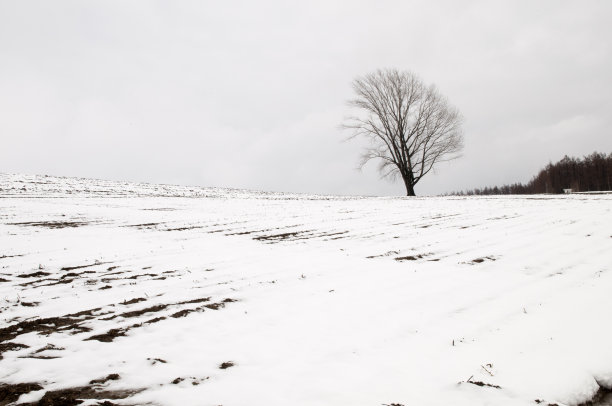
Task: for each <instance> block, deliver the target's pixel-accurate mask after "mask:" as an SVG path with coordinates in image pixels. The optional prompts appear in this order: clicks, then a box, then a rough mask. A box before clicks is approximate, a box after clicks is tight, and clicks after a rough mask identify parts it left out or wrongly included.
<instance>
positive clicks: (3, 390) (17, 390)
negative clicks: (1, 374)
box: [0, 383, 43, 406]
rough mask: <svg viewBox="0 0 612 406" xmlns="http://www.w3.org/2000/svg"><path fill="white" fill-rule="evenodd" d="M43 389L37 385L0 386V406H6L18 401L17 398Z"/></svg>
mask: <svg viewBox="0 0 612 406" xmlns="http://www.w3.org/2000/svg"><path fill="white" fill-rule="evenodd" d="M41 389H43V387H42V386H40V385H39V384H37V383H18V384H15V385H10V384H0V406H4V405H8V404H9V403H12V402H14V401H16V400H17V399H19V396H21V395H23V394H25V393H30V392H34V391H37V390H41Z"/></svg>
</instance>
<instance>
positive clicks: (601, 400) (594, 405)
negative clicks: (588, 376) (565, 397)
mask: <svg viewBox="0 0 612 406" xmlns="http://www.w3.org/2000/svg"><path fill="white" fill-rule="evenodd" d="M597 384H598V385H599V389H598V390H597V392H596V393H595V395H594V396H593V399H591V400H588V401H586V402H584V403H580V404H579V405H577V406H599V405H601V406H607V405H610V404H612V389H607V388H606V387H604V386H602V385H601V384H600V383H599V382H597Z"/></svg>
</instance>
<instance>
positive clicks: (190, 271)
mask: <svg viewBox="0 0 612 406" xmlns="http://www.w3.org/2000/svg"><path fill="white" fill-rule="evenodd" d="M24 187H25V190H24ZM0 188H1V189H2V190H0V197H1V198H0V278H2V279H0V280H6V282H0V298H1V300H2V302H1V303H0V312H1V313H0V320H2V321H1V324H0V330H1V329H2V328H7V327H9V326H13V325H16V324H17V323H19V322H22V321H24V320H36V318H46V317H60V316H65V315H69V314H74V313H77V312H81V311H85V310H90V309H94V308H100V309H99V310H96V311H94V312H92V313H91V316H90V317H82V318H78V323H77V324H78V325H79V326H81V327H88V328H90V329H91V330H90V331H82V330H75V329H71V330H65V331H54V332H48V331H47V333H46V334H43V333H45V332H44V331H32V332H27V333H22V334H21V333H20V334H17V335H16V336H15V337H13V338H11V339H10V340H7V341H5V342H11V343H21V344H25V345H27V346H28V348H22V349H17V350H13V351H5V352H3V353H2V356H3V359H1V360H0V382H2V383H9V384H16V383H24V382H38V383H40V384H41V385H42V386H43V387H44V390H42V391H36V392H30V393H28V394H25V395H22V396H21V398H20V399H19V401H20V402H31V401H35V400H37V399H40V398H41V397H42V396H43V394H44V392H45V391H51V390H57V389H63V388H70V387H78V386H84V385H87V384H88V383H89V381H91V380H92V379H97V378H101V377H105V376H107V375H109V374H113V373H117V374H119V375H120V379H119V380H115V381H109V382H107V383H105V384H103V387H104V388H106V389H108V390H140V389H144V390H142V391H140V392H138V393H136V394H134V395H133V396H131V397H128V398H126V399H124V400H113V402H115V403H119V404H121V403H125V404H145V403H149V404H158V405H186V404H201V405H225V406H228V405H251V404H266V405H287V404H291V405H331V404H333V405H364V406H365V405H382V404H391V403H397V404H402V405H441V404H452V405H534V404H536V403H535V400H536V399H537V400H542V401H543V402H544V403H543V404H545V405H546V404H548V403H557V404H559V405H564V404H565V405H577V404H580V403H581V402H585V401H587V400H589V399H590V398H591V397H592V396H593V395H594V394H595V392H596V391H597V390H598V389H599V385H603V386H606V387H609V388H610V387H612V345H610V343H611V342H612V326H610V320H612V295H610V288H611V287H612V272H610V271H611V266H612V254H611V252H612V251H611V250H612V215H611V209H612V196H611V195H593V196H591V195H560V196H508V197H423V198H376V197H333V196H311V195H299V194H291V195H284V194H280V193H263V192H249V191H244V190H233V189H215V188H195V187H194V188H189V187H181V186H171V185H161V186H159V185H146V184H133V183H123V182H121V183H120V182H111V181H94V180H86V179H73V178H55V177H43V176H25V175H7V174H4V175H0ZM71 222H74V224H72V223H71ZM19 223H21V224H19ZM24 223H30V224H24ZM67 224H70V225H73V227H71V226H67ZM59 227H62V228H59ZM397 258H406V259H405V260H397ZM474 260H476V261H474ZM85 265H87V266H86V267H82V268H76V269H72V270H70V269H68V270H66V269H65V270H62V268H66V267H68V268H70V267H78V266H85ZM40 268H42V269H40ZM39 271H42V272H46V273H49V275H47V276H38V277H36V276H33V277H20V275H21V276H24V275H28V274H32V273H35V272H39ZM117 272H121V273H117ZM69 273H73V274H76V275H75V276H66V275H68V274H69ZM62 277H64V279H60V278H62ZM163 277H165V279H161V278H163ZM130 278H132V279H130ZM66 280H69V281H70V282H69V283H57V282H62V281H66ZM105 286H110V288H107V289H100V288H102V287H105ZM208 297H210V300H209V301H207V302H198V303H195V302H194V303H184V302H187V301H193V300H196V299H204V298H208ZM134 298H143V299H146V300H142V301H139V302H135V303H132V304H123V302H126V301H129V300H131V299H134ZM226 299H233V300H236V301H233V302H230V301H225V302H224V300H226ZM24 303H26V304H28V303H30V304H32V303H34V305H31V306H24V305H23V304H24ZM213 303H220V305H219V306H218V308H217V309H216V310H215V309H213V308H209V307H205V305H207V304H213ZM157 305H165V307H163V306H160V308H161V310H157V311H150V312H146V313H144V314H139V315H136V316H133V317H130V316H129V315H127V316H126V315H125V313H127V312H132V311H138V310H142V309H147V308H152V307H154V306H157ZM213 307H214V306H213ZM196 308H198V309H199V311H193V312H189V313H188V314H186V315H185V316H184V317H177V318H174V317H170V316H171V315H172V314H176V313H177V312H178V311H181V310H190V309H196ZM122 314H123V316H120V315H122ZM113 316H114V317H113ZM158 317H165V319H163V320H158V321H155V322H151V323H146V322H147V321H150V320H152V319H154V318H158ZM104 319H107V320H104ZM134 325H137V327H133V326H134ZM129 326H132V328H130V329H129V330H127V331H126V332H125V335H124V336H118V337H116V338H114V340H113V341H111V342H102V341H97V340H87V339H88V338H90V337H92V336H96V335H100V334H103V333H106V332H108V331H109V330H111V329H121V328H126V327H129ZM0 336H1V334H0ZM49 344H51V345H53V346H54V347H56V348H61V349H47V350H44V351H41V352H39V353H36V354H35V353H34V352H35V351H37V350H39V349H42V348H43V347H45V346H47V345H49ZM32 355H34V356H40V355H45V356H53V357H57V358H51V359H44V358H31V357H29V358H28V356H32ZM155 359H157V360H158V361H156V360H155ZM159 360H163V361H165V362H162V361H159ZM228 361H232V362H233V363H235V365H234V366H232V367H229V368H226V369H220V368H219V366H220V365H221V364H222V363H223V362H228ZM177 378H182V380H179V382H178V383H176V384H173V383H172V382H173V381H174V380H176V379H177ZM474 382H482V383H485V384H489V385H495V386H499V388H495V387H492V386H479V385H476V384H473V383H474ZM86 404H95V403H91V402H86Z"/></svg>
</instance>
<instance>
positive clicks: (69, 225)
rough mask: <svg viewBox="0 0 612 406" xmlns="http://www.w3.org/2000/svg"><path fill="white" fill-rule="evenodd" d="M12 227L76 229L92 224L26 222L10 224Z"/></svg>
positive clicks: (81, 222) (83, 222)
mask: <svg viewBox="0 0 612 406" xmlns="http://www.w3.org/2000/svg"><path fill="white" fill-rule="evenodd" d="M8 224H9V225H11V226H24V227H46V228H75V227H82V226H86V225H88V224H90V223H89V222H86V221H26V222H21V223H8Z"/></svg>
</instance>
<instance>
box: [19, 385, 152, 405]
mask: <svg viewBox="0 0 612 406" xmlns="http://www.w3.org/2000/svg"><path fill="white" fill-rule="evenodd" d="M141 391H142V389H139V390H119V391H108V390H97V389H96V388H92V387H89V386H82V387H77V388H69V389H61V390H57V391H48V392H47V393H45V395H44V396H43V397H42V399H40V400H39V401H38V402H34V403H23V404H22V405H23V406H76V405H80V404H81V403H83V401H85V400H95V399H113V400H115V399H125V398H127V397H130V396H132V395H134V394H136V393H138V392H141ZM109 403H110V404H111V405H113V403H111V402H108V403H107V401H105V402H103V403H99V405H105V406H108V404H109Z"/></svg>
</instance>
